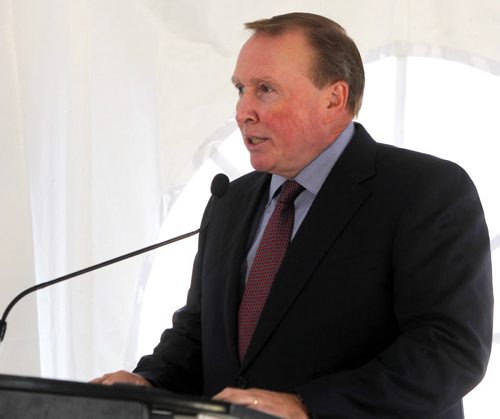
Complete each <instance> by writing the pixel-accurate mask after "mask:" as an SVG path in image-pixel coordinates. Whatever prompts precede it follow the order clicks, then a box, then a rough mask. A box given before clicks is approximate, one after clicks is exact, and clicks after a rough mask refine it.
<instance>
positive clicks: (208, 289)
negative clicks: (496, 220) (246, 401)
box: [136, 124, 493, 418]
mask: <svg viewBox="0 0 500 419" xmlns="http://www.w3.org/2000/svg"><path fill="white" fill-rule="evenodd" d="M269 180H270V175H268V174H263V173H251V174H248V175H245V176H243V177H241V178H240V179H238V180H236V181H234V182H232V183H231V184H230V186H229V190H228V192H227V194H226V195H225V196H224V197H223V198H221V199H220V200H218V201H215V203H214V204H213V206H212V208H211V212H212V213H211V219H210V224H209V226H208V228H207V229H206V230H205V231H204V232H203V233H202V234H201V235H200V238H199V250H198V254H197V256H196V259H195V263H194V270H193V277H192V285H191V288H190V291H189V295H188V301H187V305H186V306H185V307H184V308H183V309H181V310H179V311H178V312H176V313H175V315H174V326H173V329H170V330H166V331H165V332H164V333H163V335H162V338H161V342H160V344H159V345H158V346H157V348H156V349H155V351H154V354H153V355H150V356H146V357H143V358H142V359H141V361H140V362H139V365H138V367H137V369H136V372H138V373H140V374H142V375H143V376H144V377H146V378H148V379H150V380H151V381H152V382H153V383H154V384H155V385H157V386H160V387H164V388H167V389H170V390H174V391H179V392H183V393H192V394H197V395H205V396H212V395H214V394H216V393H217V392H219V391H220V390H222V389H223V388H224V387H226V386H238V387H243V388H245V387H259V388H265V389H270V390H277V391H285V392H297V393H299V394H300V395H301V396H302V398H303V399H304V402H305V404H306V406H307V407H308V408H309V410H310V412H311V415H313V416H316V417H321V416H323V417H332V418H334V417H335V418H337V417H338V418H359V417H381V418H389V417H393V418H404V417H418V418H433V417H436V418H437V417H439V418H461V417H463V413H462V406H461V399H462V396H464V395H465V394H466V393H467V392H468V391H470V390H471V389H472V388H473V387H474V386H475V385H476V384H477V383H478V382H479V381H480V380H481V378H482V376H483V374H484V372H485V369H486V365H487V362H488V358H489V353H490V347H491V331H492V305H493V302H492V285H491V260H490V250H489V238H488V232H487V228H486V225H485V221H484V216H483V210H482V208H481V204H480V201H479V198H478V196H477V192H476V189H475V187H474V185H473V184H472V182H471V180H470V179H469V177H468V176H467V174H466V173H465V172H464V171H463V170H462V169H461V168H460V167H458V166H457V165H455V164H453V163H450V162H448V161H444V160H441V159H438V158H435V157H431V156H428V155H423V154H420V153H416V152H411V151H407V150H402V149H398V148H395V147H391V146H387V145H382V144H377V143H376V142H375V141H373V140H372V139H371V137H370V136H369V135H368V133H367V132H366V131H365V130H364V128H363V127H362V126H361V125H359V124H356V133H355V135H354V137H353V139H352V141H351V143H350V144H349V145H348V147H347V148H346V150H345V152H344V153H343V154H342V156H341V157H340V159H339V160H338V162H337V164H336V165H335V167H334V169H333V170H332V172H331V173H330V174H329V176H328V177H327V179H326V181H325V183H324V185H323V187H322V188H321V190H320V192H319V194H318V195H317V197H316V199H315V201H314V202H313V204H312V206H311V208H310V210H309V213H308V214H307V216H306V218H305V220H304V222H303V223H302V225H301V227H300V229H299V230H298V232H297V234H296V236H295V238H294V239H293V241H292V242H291V244H290V246H289V249H288V251H287V254H286V256H285V259H284V261H283V264H282V266H281V268H280V270H279V272H278V274H277V276H276V278H275V280H274V283H273V286H272V289H271V292H270V295H269V299H268V301H267V303H266V306H265V308H264V310H263V312H262V316H261V319H260V321H259V324H258V326H257V329H256V331H255V334H254V337H253V340H252V342H251V343H250V346H249V348H248V352H247V356H246V358H245V359H244V361H243V362H242V364H241V365H240V362H239V361H238V355H237V311H238V304H239V295H240V283H241V277H242V265H243V260H244V257H245V255H246V252H247V250H248V243H249V240H248V237H249V234H250V231H251V226H252V224H253V220H254V218H255V213H256V211H257V208H258V207H259V205H260V203H261V202H262V199H263V196H264V195H265V193H266V191H267V190H268V185H269ZM205 216H206V215H205Z"/></svg>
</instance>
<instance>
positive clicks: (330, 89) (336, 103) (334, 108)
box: [324, 80, 349, 123]
mask: <svg viewBox="0 0 500 419" xmlns="http://www.w3.org/2000/svg"><path fill="white" fill-rule="evenodd" d="M348 97H349V86H348V84H347V82H345V81H343V80H337V81H335V82H333V83H331V84H330V85H329V86H327V87H325V108H324V109H325V122H327V123H328V122H332V121H334V120H335V119H337V118H338V115H339V114H340V113H342V112H345V111H346V110H347V98H348Z"/></svg>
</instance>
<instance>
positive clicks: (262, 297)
mask: <svg viewBox="0 0 500 419" xmlns="http://www.w3.org/2000/svg"><path fill="white" fill-rule="evenodd" d="M303 189H304V188H303V187H302V186H300V185H299V184H298V183H297V182H295V181H294V180H287V181H286V182H285V183H284V184H283V186H282V187H281V193H280V195H279V197H278V202H277V203H276V207H275V209H274V211H273V213H272V215H271V218H270V219H269V221H268V223H267V226H266V228H265V230H264V234H263V236H262V239H261V242H260V244H259V247H258V249H257V253H256V255H255V259H254V261H253V264H252V267H251V269H250V273H249V274H248V279H247V284H246V287H245V292H244V294H243V299H242V300H241V304H240V310H239V314H238V350H239V355H240V360H243V358H244V357H245V354H246V351H247V348H248V345H249V343H250V340H251V338H252V335H253V332H254V330H255V327H256V326H257V321H258V320H259V317H260V313H261V312H262V308H263V307H264V304H265V302H266V300H267V296H268V294H269V290H270V289H271V285H272V283H273V280H274V277H275V275H276V272H278V268H279V267H280V264H281V261H282V260H283V257H284V256H285V252H286V249H287V247H288V243H289V242H290V237H291V235H292V230H293V219H294V214H295V208H294V205H293V202H294V201H295V198H297V196H298V195H299V193H300V192H302V191H303Z"/></svg>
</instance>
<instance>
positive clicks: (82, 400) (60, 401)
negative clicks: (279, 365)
mask: <svg viewBox="0 0 500 419" xmlns="http://www.w3.org/2000/svg"><path fill="white" fill-rule="evenodd" d="M168 417H170V418H178V419H180V418H185V417H204V418H206V417H218V418H248V419H265V418H271V417H272V416H269V415H264V414H261V413H259V412H255V411H253V410H250V409H246V408H243V407H241V406H236V405H231V404H227V403H221V402H214V401H211V400H201V399H195V398H190V397H186V396H179V395H177V394H175V393H171V392H168V391H163V390H158V389H154V388H147V387H138V386H131V385H121V384H117V385H113V386H103V385H98V384H89V383H83V382H76V381H65V380H54V379H46V378H35V377H22V376H14V375H2V374H0V419H18V418H19V419H21V418H22V419H31V418H37V419H38V418H46V419H62V418H64V419H65V418H68V419H87V418H92V419H100V418H103V419H104V418H106V419H108V418H120V419H129V418H130V419H136V418H137V419H138V418H140V419H148V418H168Z"/></svg>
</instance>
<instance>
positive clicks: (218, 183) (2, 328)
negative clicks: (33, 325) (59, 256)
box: [0, 173, 229, 342]
mask: <svg viewBox="0 0 500 419" xmlns="http://www.w3.org/2000/svg"><path fill="white" fill-rule="evenodd" d="M228 187H229V178H228V177H227V176H226V175H224V174H222V173H219V174H218V175H216V176H215V177H214V178H213V180H212V184H211V186H210V192H211V193H212V197H211V198H210V203H209V210H208V211H209V212H208V214H207V216H206V217H205V221H204V222H203V223H202V224H201V226H200V228H198V229H196V230H193V231H190V232H189V233H184V234H181V235H180V236H177V237H173V238H171V239H168V240H165V241H163V242H160V243H156V244H153V245H151V246H147V247H144V248H142V249H139V250H135V251H133V252H130V253H127V254H125V255H122V256H118V257H116V258H113V259H110V260H107V261H105V262H101V263H98V264H97V265H93V266H89V267H88V268H84V269H81V270H79V271H76V272H73V273H70V274H67V275H64V276H61V277H59V278H55V279H52V280H50V281H46V282H42V283H40V284H37V285H34V286H32V287H30V288H27V289H26V290H24V291H23V292H21V293H20V294H18V295H17V296H16V297H15V298H14V299H13V300H12V301H11V302H10V303H9V305H8V306H7V308H6V309H5V311H4V312H3V315H2V318H1V319H0V342H2V341H3V338H4V337H5V332H6V330H7V316H8V315H9V313H10V311H11V310H12V308H13V307H14V306H15V305H16V303H17V302H18V301H19V300H20V299H21V298H23V297H25V296H26V295H28V294H31V293H32V292H35V291H38V290H41V289H42V288H46V287H48V286H51V285H54V284H57V283H58V282H62V281H66V280H68V279H71V278H74V277H76V276H80V275H83V274H86V273H88V272H92V271H95V270H97V269H101V268H104V267H105V266H108V265H112V264H114V263H118V262H121V261H122V260H125V259H129V258H132V257H134V256H138V255H140V254H142V253H146V252H150V251H151V250H155V249H157V248H159V247H162V246H166V245H167V244H171V243H175V242H177V241H180V240H184V239H187V238H188V237H191V236H194V235H195V234H198V233H199V232H200V231H202V230H204V229H205V228H206V227H207V226H208V223H209V221H210V215H211V209H212V206H213V200H214V199H215V198H222V197H223V196H224V195H225V194H226V192H227V189H228Z"/></svg>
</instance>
